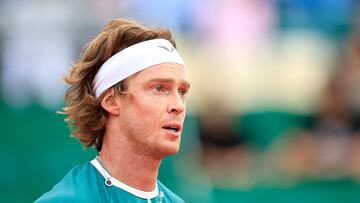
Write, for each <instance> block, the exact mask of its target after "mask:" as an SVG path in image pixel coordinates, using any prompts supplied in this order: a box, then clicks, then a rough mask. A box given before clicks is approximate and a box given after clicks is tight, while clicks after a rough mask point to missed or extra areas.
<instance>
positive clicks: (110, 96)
mask: <svg viewBox="0 0 360 203" xmlns="http://www.w3.org/2000/svg"><path fill="white" fill-rule="evenodd" d="M101 106H102V107H103V108H104V109H105V111H107V112H108V113H109V114H111V115H114V116H118V115H120V102H119V98H118V97H116V96H115V94H114V90H113V89H112V90H110V91H109V92H108V93H107V94H106V95H105V96H104V98H103V99H102V100H101Z"/></svg>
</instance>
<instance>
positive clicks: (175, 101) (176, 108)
mask: <svg viewBox="0 0 360 203" xmlns="http://www.w3.org/2000/svg"><path fill="white" fill-rule="evenodd" d="M185 109H186V105H185V101H184V99H183V98H182V97H181V96H180V94H178V93H177V94H175V95H174V96H173V97H172V99H171V102H170V104H169V106H168V112H169V113H171V114H176V115H178V114H181V113H183V112H185Z"/></svg>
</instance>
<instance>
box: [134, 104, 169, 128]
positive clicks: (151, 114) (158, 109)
mask: <svg viewBox="0 0 360 203" xmlns="http://www.w3.org/2000/svg"><path fill="white" fill-rule="evenodd" d="M133 109H134V112H135V114H136V116H137V117H138V119H139V122H141V123H143V124H144V125H151V124H154V123H158V122H160V119H161V115H162V112H163V110H162V104H161V102H160V101H157V100H153V99H149V98H146V97H136V98H135V97H134V100H133Z"/></svg>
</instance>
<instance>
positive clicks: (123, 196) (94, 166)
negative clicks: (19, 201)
mask: <svg viewBox="0 0 360 203" xmlns="http://www.w3.org/2000/svg"><path fill="white" fill-rule="evenodd" d="M106 178H109V180H111V183H112V185H111V186H107V185H105V180H106ZM68 202H86V203H92V202H93V203H99V202H106V203H115V202H116V203H118V202H120V203H122V202H124V203H125V202H135V203H150V202H151V203H168V202H174V203H184V201H183V200H182V199H181V198H180V197H178V196H177V195H175V194H174V193H173V192H171V191H170V190H169V189H168V188H166V187H165V186H164V185H163V184H162V183H161V182H160V181H157V183H156V187H155V189H154V190H153V191H151V192H145V191H142V190H138V189H136V188H133V187H130V186H128V185H126V184H125V183H122V182H120V181H119V180H117V179H115V178H113V177H111V176H110V175H109V174H108V173H107V172H106V171H105V169H104V168H102V166H101V165H100V163H99V162H98V161H97V160H96V159H93V160H92V161H88V162H86V163H84V164H82V165H79V166H76V167H74V168H73V169H71V171H70V172H69V173H68V174H67V175H66V176H65V177H64V178H63V179H62V180H61V181H60V182H59V183H58V184H56V185H55V186H54V187H53V188H52V189H51V190H50V191H49V192H47V193H45V194H43V195H42V196H41V197H40V198H39V199H37V200H36V201H35V203H68Z"/></svg>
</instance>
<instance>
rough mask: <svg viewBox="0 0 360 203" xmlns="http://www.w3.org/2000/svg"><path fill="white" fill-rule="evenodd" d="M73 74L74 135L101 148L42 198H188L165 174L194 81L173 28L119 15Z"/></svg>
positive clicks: (69, 95)
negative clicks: (187, 72) (165, 163)
mask: <svg viewBox="0 0 360 203" xmlns="http://www.w3.org/2000/svg"><path fill="white" fill-rule="evenodd" d="M65 82H66V83H68V84H69V85H70V87H69V89H68V90H67V92H66V95H65V100H66V102H67V106H66V107H65V108H64V111H63V113H64V114H66V115H67V119H66V120H67V121H68V122H69V124H70V125H71V126H72V135H73V136H74V137H76V138H77V139H78V140H79V141H80V142H81V143H83V144H84V146H86V147H95V148H96V150H97V151H98V152H99V153H98V156H97V157H96V158H94V159H93V160H91V161H88V162H86V163H84V164H82V165H78V166H76V167H74V168H73V169H72V170H71V171H70V172H69V173H68V174H67V175H66V176H65V177H64V178H63V179H62V180H61V181H60V182H59V183H58V184H56V185H55V186H54V187H53V188H52V189H51V190H50V191H49V192H47V193H45V194H44V195H42V196H41V197H40V198H39V199H38V200H36V201H35V202H37V203H42V202H87V203H88V202H97V203H98V202H139V203H140V202H147V203H150V202H154V203H155V202H157V203H158V202H161V203H166V202H175V203H176V202H184V201H183V200H182V199H181V198H179V197H178V196H177V195H175V194H174V193H173V192H171V191H170V190H169V189H168V188H166V187H165V186H164V185H163V184H162V183H161V182H160V181H159V180H158V171H159V167H160V164H161V161H162V159H164V158H165V157H167V156H169V155H173V154H175V153H177V152H178V150H179V146H180V137H181V132H182V129H183V122H184V119H185V113H186V108H185V97H186V94H187V92H188V89H189V87H190V84H189V82H188V81H187V80H186V76H185V66H184V62H183V59H182V58H181V56H180V55H179V53H178V52H177V50H176V45H175V42H174V39H173V38H172V34H171V32H170V31H169V30H167V29H161V28H149V27H145V26H143V25H140V24H138V23H136V22H133V21H129V20H124V19H115V20H112V21H111V22H110V23H109V24H108V25H107V26H106V27H105V29H104V30H103V31H102V32H101V33H100V34H99V35H98V36H97V37H96V38H95V39H94V40H92V41H91V42H89V43H88V45H87V47H86V49H85V51H84V53H83V54H82V56H81V57H80V60H79V62H77V63H76V64H75V65H73V66H72V67H71V69H70V72H69V74H68V75H67V76H66V77H65Z"/></svg>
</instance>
